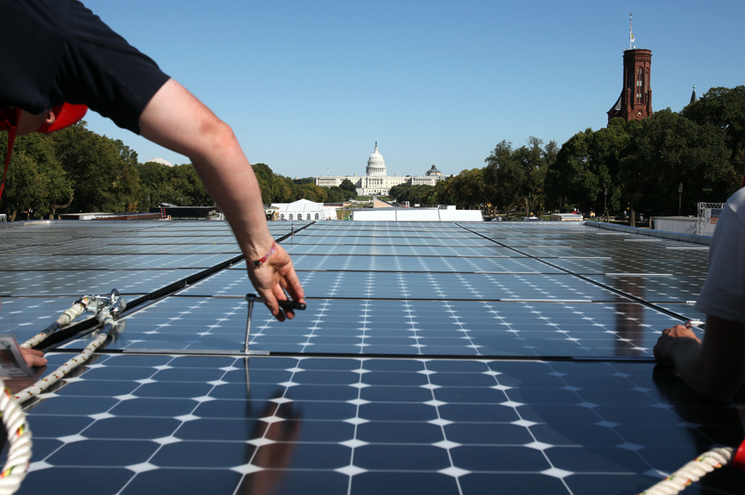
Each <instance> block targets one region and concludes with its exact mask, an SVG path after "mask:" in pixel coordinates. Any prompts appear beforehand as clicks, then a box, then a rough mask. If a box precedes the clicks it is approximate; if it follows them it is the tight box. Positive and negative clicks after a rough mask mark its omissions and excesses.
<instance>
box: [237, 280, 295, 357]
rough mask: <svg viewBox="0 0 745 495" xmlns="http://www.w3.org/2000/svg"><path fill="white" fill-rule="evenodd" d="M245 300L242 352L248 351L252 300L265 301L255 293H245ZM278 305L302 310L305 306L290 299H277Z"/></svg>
mask: <svg viewBox="0 0 745 495" xmlns="http://www.w3.org/2000/svg"><path fill="white" fill-rule="evenodd" d="M246 301H248V315H247V317H246V337H245V340H244V342H243V353H244V354H248V353H249V352H248V341H249V338H250V337H251V316H252V314H253V310H254V302H260V303H263V302H266V301H265V300H264V299H261V298H260V297H259V296H257V295H256V294H246ZM279 305H280V307H282V308H285V309H298V310H304V309H305V308H306V305H305V303H299V302H296V301H292V300H290V299H286V300H282V301H279ZM262 354H269V353H268V352H267V353H262Z"/></svg>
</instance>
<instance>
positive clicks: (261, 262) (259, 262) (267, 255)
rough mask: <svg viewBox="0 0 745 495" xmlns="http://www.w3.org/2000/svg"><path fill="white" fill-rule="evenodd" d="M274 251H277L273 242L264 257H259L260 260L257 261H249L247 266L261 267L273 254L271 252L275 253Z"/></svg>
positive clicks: (275, 243) (275, 242)
mask: <svg viewBox="0 0 745 495" xmlns="http://www.w3.org/2000/svg"><path fill="white" fill-rule="evenodd" d="M276 249H277V241H274V243H273V244H272V248H271V249H270V250H269V252H268V253H266V254H265V255H264V256H262V257H261V258H260V259H258V260H253V261H249V262H248V264H249V265H252V266H261V265H263V264H264V263H266V260H268V259H269V256H271V255H272V253H273V252H274V251H275V250H276Z"/></svg>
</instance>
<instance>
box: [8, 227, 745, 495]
mask: <svg viewBox="0 0 745 495" xmlns="http://www.w3.org/2000/svg"><path fill="white" fill-rule="evenodd" d="M291 228H294V235H289V234H290V232H291ZM270 229H271V231H272V233H273V234H274V236H275V238H277V239H278V240H280V242H281V244H282V245H283V246H284V247H285V249H287V250H288V252H290V254H291V255H292V256H293V260H294V264H295V267H296V269H297V271H298V275H299V277H300V280H301V282H302V283H303V285H304V288H305V292H306V295H307V301H308V309H307V310H306V311H304V312H298V313H297V316H296V318H295V319H294V320H292V321H287V322H284V323H279V322H277V321H275V320H274V319H273V318H272V317H271V315H270V314H269V313H268V311H267V310H266V309H265V308H264V307H263V305H261V304H256V305H255V306H254V308H253V312H252V326H251V337H250V352H251V354H250V356H248V357H247V356H246V355H243V354H242V353H241V349H242V347H243V344H244V335H245V330H246V318H247V314H248V302H247V301H246V297H245V296H246V293H247V292H251V291H252V288H251V286H250V284H249V282H248V279H247V277H246V274H245V265H244V263H243V262H242V261H240V252H239V250H238V248H237V245H236V243H235V241H234V238H233V236H232V234H231V232H230V230H229V228H228V226H227V224H226V223H224V222H206V221H202V222H197V221H194V222H189V221H172V222H167V221H160V222H117V221H92V222H72V221H70V222H40V223H25V224H8V226H7V227H5V228H0V331H2V332H10V333H13V334H14V335H15V337H16V339H17V340H18V341H19V342H23V341H24V340H26V339H28V338H30V337H32V336H33V335H35V334H36V333H38V332H39V331H40V330H42V329H43V328H45V327H46V326H47V325H48V324H50V323H51V322H52V321H54V320H55V319H56V318H57V317H58V316H59V314H60V313H61V312H62V311H64V310H65V309H67V308H68V307H69V306H70V305H71V304H72V303H73V302H74V301H75V300H76V299H77V298H79V297H80V296H82V295H84V294H106V293H109V292H110V291H111V289H112V288H117V289H118V290H119V291H120V293H121V294H122V295H123V296H124V298H125V299H126V300H127V301H128V303H130V306H129V308H128V310H127V311H126V312H125V313H124V315H123V317H122V318H121V320H120V326H121V327H122V328H120V331H119V334H118V336H117V338H116V339H115V340H113V341H110V342H108V343H107V345H106V346H105V347H104V348H103V349H101V350H99V351H97V352H96V354H94V356H93V357H92V358H91V360H90V361H88V363H86V364H85V365H83V366H82V367H81V368H80V369H79V371H78V372H76V373H73V374H72V375H70V376H68V377H67V378H65V380H64V381H63V383H61V385H60V386H58V387H56V388H54V389H51V390H50V391H48V392H47V393H45V394H43V395H42V396H41V397H40V398H39V399H37V400H34V401H31V402H28V403H27V405H26V410H27V412H28V414H29V419H28V421H29V424H30V427H31V430H32V432H33V442H34V444H33V458H32V463H31V466H30V469H29V473H28V475H27V477H26V479H25V481H24V482H23V484H22V485H21V488H20V490H19V491H18V492H17V493H19V494H39V493H54V494H73V493H74V494H79V493H85V494H137V495H147V494H159V495H162V494H164V493H168V494H171V493H173V494H176V493H178V494H183V493H209V494H316V493H317V494H323V495H336V494H350V495H363V494H407V495H410V494H420V493H421V494H431V495H439V494H443V495H451V494H452V495H456V494H463V495H470V494H494V493H509V494H535V493H541V494H574V495H584V494H587V495H589V494H600V493H602V494H634V493H639V492H641V491H643V490H644V489H646V488H648V487H649V486H651V485H653V484H654V483H656V482H657V481H659V480H660V479H662V477H664V476H665V475H667V474H670V473H671V472H673V471H675V470H677V469H678V468H680V467H681V466H683V465H684V464H685V463H686V462H688V461H690V460H692V459H694V458H695V457H696V456H698V455H699V454H701V453H703V452H705V451H706V450H709V449H710V448H712V447H715V446H722V445H723V446H733V447H737V445H739V443H740V442H741V441H742V439H743V436H745V433H743V424H742V419H741V413H742V411H743V409H742V407H741V405H740V404H739V403H734V404H716V403H711V402H707V401H705V400H704V399H702V398H700V397H699V396H697V395H696V394H694V393H693V392H691V391H690V390H688V389H687V388H686V387H685V386H684V385H683V384H682V383H681V382H680V381H679V379H678V378H677V377H675V376H674V375H673V374H672V373H671V372H670V370H668V369H665V368H664V367H660V366H656V365H655V362H654V359H653V357H652V347H653V346H654V343H655V342H656V340H657V336H658V334H659V332H660V331H661V330H662V329H663V328H666V327H669V326H672V325H673V324H675V323H680V322H683V321H685V320H688V319H701V318H703V315H701V314H699V313H698V312H697V311H696V310H695V309H694V308H693V305H692V302H693V301H694V300H695V299H696V297H697V295H698V292H699V290H700V288H701V286H702V284H703V281H704V279H705V277H706V273H707V255H708V247H707V246H705V245H700V244H693V243H687V242H683V241H678V240H671V239H664V238H656V237H651V236H642V235H638V234H635V233H630V232H617V231H609V230H604V229H600V228H597V227H591V226H587V225H581V224H573V225H567V224H559V223H557V224H554V225H547V224H531V223H522V222H520V223H514V224H512V223H507V222H474V223H461V224H456V223H406V222H398V223H378V222H365V223H354V222H315V223H313V222H307V223H303V222H295V224H294V225H293V226H291V224H290V223H289V222H273V223H270ZM92 338H93V337H92V335H91V334H90V333H86V332H83V335H82V336H80V337H79V338H77V339H74V340H71V341H67V342H63V343H62V344H61V345H59V347H57V348H56V349H55V350H53V351H51V352H49V353H48V354H47V356H48V357H49V360H50V363H49V365H48V367H47V369H46V370H44V374H46V373H49V372H50V371H52V370H53V369H54V368H56V367H57V366H58V365H61V364H62V363H63V362H65V361H67V360H68V359H69V358H70V357H71V355H73V354H74V353H75V352H76V351H80V350H82V349H83V348H84V347H85V346H86V345H87V344H88V343H89V342H90V341H91V340H92ZM11 385H12V384H11ZM685 493H686V494H704V493H706V494H736V493H739V494H741V493H745V476H743V475H741V474H739V472H738V471H735V470H734V469H732V468H729V467H725V468H722V469H719V470H717V471H716V472H714V473H712V474H710V475H708V476H707V477H705V478H704V479H703V481H701V482H699V483H694V484H693V485H692V486H690V487H689V488H688V489H686V491H685Z"/></svg>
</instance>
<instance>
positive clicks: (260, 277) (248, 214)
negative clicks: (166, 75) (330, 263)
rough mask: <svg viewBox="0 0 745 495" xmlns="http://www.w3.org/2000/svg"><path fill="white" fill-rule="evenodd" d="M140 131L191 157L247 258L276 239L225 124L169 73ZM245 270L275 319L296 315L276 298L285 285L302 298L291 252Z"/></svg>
mask: <svg viewBox="0 0 745 495" xmlns="http://www.w3.org/2000/svg"><path fill="white" fill-rule="evenodd" d="M140 132H141V134H142V136H143V137H145V138H147V139H149V140H150V141H153V142H155V143H157V144H160V145H161V146H164V147H166V148H168V149H170V150H173V151H175V152H177V153H181V154H183V155H186V156H187V157H189V159H190V160H191V163H192V164H193V165H194V167H195V169H196V170H197V173H198V174H199V177H200V178H201V179H202V182H204V185H205V186H206V187H207V190H208V191H209V193H210V195H211V196H212V197H213V198H214V199H215V201H217V204H218V205H219V206H220V209H221V210H222V212H223V213H224V214H225V218H226V219H227V221H228V223H229V224H230V227H231V228H232V229H233V233H234V234H235V237H236V239H237V240H238V244H239V246H240V248H241V250H242V251H243V254H244V255H245V257H246V260H258V259H260V258H262V257H263V256H264V255H266V254H267V253H268V252H269V250H270V249H271V247H272V244H273V242H274V239H273V238H272V236H271V234H270V233H269V229H268V227H267V224H266V217H265V213H264V205H263V203H262V200H261V191H260V189H259V184H258V181H257V180H256V176H255V175H254V172H253V169H252V168H251V165H250V164H249V163H248V159H247V158H246V156H245V155H244V153H243V151H242V150H241V147H240V145H239V144H238V141H237V139H236V137H235V135H234V134H233V131H232V129H231V128H230V127H229V126H228V125H227V124H225V123H224V122H222V121H221V120H220V119H218V118H217V117H216V116H215V114H213V113H212V111H211V110H209V109H208V108H207V107H206V106H205V105H204V104H203V103H201V102H200V101H199V100H198V99H197V98H195V97H194V96H193V95H192V94H191V93H189V92H188V91H187V90H186V89H185V88H184V87H183V86H181V85H180V84H179V83H177V82H176V81H175V80H173V79H171V80H169V81H168V82H167V83H166V84H165V85H164V86H163V87H162V88H161V89H160V90H159V91H158V92H157V93H156V94H155V96H154V97H153V98H152V100H151V101H150V102H149V103H148V105H147V106H146V107H145V110H144V111H143V113H142V115H141V116H140ZM248 276H249V278H250V279H251V282H252V283H253V285H254V287H255V288H256V290H257V291H258V292H259V295H260V296H261V297H262V298H263V299H264V300H265V301H266V305H267V307H268V308H269V310H270V311H271V312H272V314H273V315H274V316H275V317H277V319H279V320H280V321H282V320H284V319H285V314H286V316H287V317H288V318H292V317H293V316H294V313H293V312H292V311H291V310H286V311H285V312H284V313H283V312H282V311H281V310H280V307H279V304H278V302H277V300H282V299H287V295H286V294H285V290H286V291H287V294H289V295H290V297H291V298H292V299H294V300H296V301H300V302H303V297H304V294H303V288H302V287H301V285H300V281H299V280H298V277H297V274H296V273H295V270H294V268H293V267H292V261H291V260H290V256H289V255H288V254H287V252H286V251H285V250H284V249H283V248H282V247H281V246H277V249H276V251H275V252H274V253H273V254H272V255H271V256H270V257H269V258H268V259H267V261H266V263H264V264H263V265H260V266H258V267H253V266H250V265H249V267H248ZM283 289H284V290H283Z"/></svg>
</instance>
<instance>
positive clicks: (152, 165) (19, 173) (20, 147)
mask: <svg viewBox="0 0 745 495" xmlns="http://www.w3.org/2000/svg"><path fill="white" fill-rule="evenodd" d="M7 143H8V138H7V133H0V150H1V151H2V153H3V156H5V150H6V149H7ZM253 169H254V172H255V173H256V176H257V178H258V180H259V184H260V186H261V191H262V199H263V200H264V203H265V204H269V203H283V202H292V201H296V200H298V199H303V198H305V199H309V200H311V201H318V202H331V203H333V202H342V201H345V200H346V199H349V198H350V197H356V193H355V188H354V185H353V184H352V183H351V182H350V181H348V180H347V181H345V183H343V184H342V185H341V187H333V188H330V189H327V188H321V187H318V186H316V185H315V184H313V183H309V182H308V180H298V181H295V180H292V179H290V178H288V177H283V176H281V175H277V174H274V173H273V172H272V170H271V169H270V168H269V166H268V165H266V164H263V163H258V164H255V165H253ZM161 203H171V204H176V205H179V206H205V205H213V204H214V201H213V200H212V198H211V197H210V195H209V194H208V193H207V190H206V189H205V187H204V185H203V184H202V182H201V181H200V180H199V177H198V176H197V173H196V171H195V169H194V167H193V166H192V165H191V164H182V165H175V166H173V167H169V166H168V165H165V164H162V163H157V162H146V163H139V162H138V157H137V153H136V152H135V151H133V150H132V149H131V148H129V147H128V146H126V145H125V144H124V143H123V142H122V141H120V140H114V139H110V138H108V137H106V136H100V135H98V134H96V133H95V132H93V131H91V130H89V129H88V128H87V124H86V123H85V122H84V121H82V122H79V123H77V124H75V125H73V126H70V127H68V128H66V129H63V130H61V131H58V132H55V133H51V134H39V133H32V134H29V135H27V136H18V137H17V138H16V141H15V146H14V147H13V156H12V158H11V161H10V165H9V167H8V173H7V178H6V181H5V190H4V192H3V196H2V199H0V213H5V214H7V216H8V219H10V220H11V221H13V220H16V219H23V220H26V219H42V218H56V215H58V214H59V213H77V212H109V213H124V212H138V211H139V212H141V211H149V209H150V208H151V207H157V206H158V205H160V204H161Z"/></svg>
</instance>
